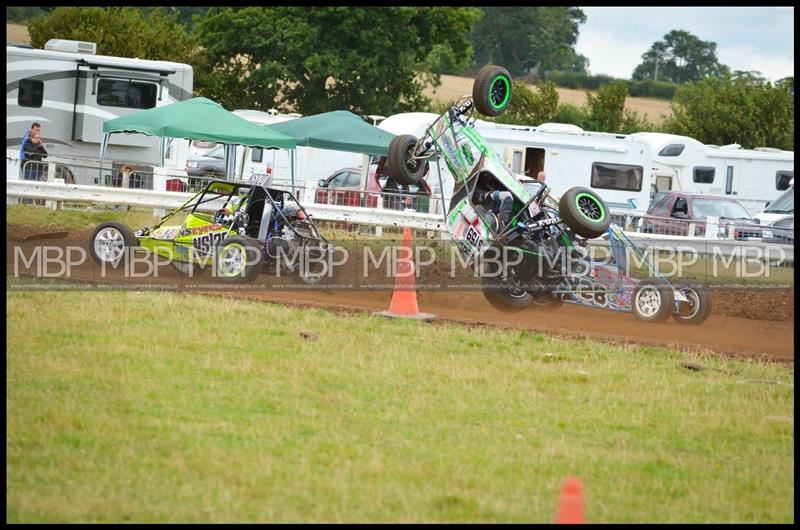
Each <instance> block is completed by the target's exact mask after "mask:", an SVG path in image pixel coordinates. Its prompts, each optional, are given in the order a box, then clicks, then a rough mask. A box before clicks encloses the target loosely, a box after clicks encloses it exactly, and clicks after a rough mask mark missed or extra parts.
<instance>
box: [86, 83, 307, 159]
mask: <svg viewBox="0 0 800 530" xmlns="http://www.w3.org/2000/svg"><path fill="white" fill-rule="evenodd" d="M119 132H126V133H131V132H137V133H142V134H147V135H150V136H159V137H161V145H160V162H161V165H162V166H163V165H164V152H165V151H166V147H167V142H168V141H169V139H171V138H185V139H187V140H206V141H211V142H218V143H222V144H226V146H228V148H226V155H225V156H226V159H227V160H228V165H231V166H232V164H231V163H230V162H231V158H232V157H231V156H230V155H231V154H232V149H230V146H232V145H245V146H251V147H266V148H270V147H277V148H283V149H294V147H295V145H296V142H295V141H294V139H292V138H290V137H288V136H286V135H283V134H281V133H280V132H277V131H273V130H269V129H265V128H264V127H263V126H261V125H258V124H256V123H253V122H251V121H248V120H245V119H244V118H240V117H239V116H237V115H235V114H233V113H231V112H229V111H227V110H225V108H224V107H223V106H222V105H220V104H219V103H216V102H214V101H211V100H210V99H207V98H192V99H188V100H186V101H181V102H178V103H171V104H169V105H164V106H163V107H156V108H153V109H150V110H144V111H142V112H137V113H135V114H131V115H128V116H123V117H120V118H114V119H113V120H108V121H106V122H104V123H103V141H102V143H101V145H100V159H101V161H102V159H103V157H104V155H105V151H106V147H107V146H108V139H109V136H110V135H111V134H112V133H119ZM101 165H102V162H101Z"/></svg>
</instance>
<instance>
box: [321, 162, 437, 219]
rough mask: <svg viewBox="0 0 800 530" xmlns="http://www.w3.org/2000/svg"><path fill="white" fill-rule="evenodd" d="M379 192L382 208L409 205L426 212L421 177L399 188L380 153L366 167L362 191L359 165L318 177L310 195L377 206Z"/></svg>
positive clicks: (426, 192) (346, 203)
mask: <svg viewBox="0 0 800 530" xmlns="http://www.w3.org/2000/svg"><path fill="white" fill-rule="evenodd" d="M380 195H383V207H384V208H391V209H395V210H401V209H405V208H412V209H414V210H416V211H419V212H427V211H428V205H429V203H430V196H431V189H430V186H428V183H427V182H425V181H424V180H423V181H422V183H421V187H420V186H417V185H411V186H408V189H402V190H401V189H399V188H398V186H397V185H396V184H395V183H394V181H393V180H392V179H391V177H390V176H389V167H388V164H387V162H386V157H385V156H383V157H380V159H378V161H377V162H376V163H373V164H370V166H369V174H368V175H367V189H366V191H362V189H361V168H360V167H348V168H344V169H340V170H339V171H336V172H335V173H334V174H333V175H331V176H330V177H328V178H324V179H320V181H319V182H318V183H317V189H316V192H315V194H314V202H315V203H318V204H339V205H343V206H360V207H366V208H377V207H378V197H379V196H380Z"/></svg>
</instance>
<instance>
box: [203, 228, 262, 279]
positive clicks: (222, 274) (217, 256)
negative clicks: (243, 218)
mask: <svg viewBox="0 0 800 530" xmlns="http://www.w3.org/2000/svg"><path fill="white" fill-rule="evenodd" d="M259 272H261V249H259V248H258V247H256V246H254V245H253V244H252V243H250V241H248V240H247V239H246V238H244V237H241V236H230V237H226V238H225V239H223V240H222V241H221V242H220V244H219V246H218V247H217V248H216V251H215V253H214V273H215V275H216V276H217V277H219V278H220V279H221V280H222V281H223V282H226V283H245V282H252V281H254V280H255V279H256V278H257V277H258V274H259Z"/></svg>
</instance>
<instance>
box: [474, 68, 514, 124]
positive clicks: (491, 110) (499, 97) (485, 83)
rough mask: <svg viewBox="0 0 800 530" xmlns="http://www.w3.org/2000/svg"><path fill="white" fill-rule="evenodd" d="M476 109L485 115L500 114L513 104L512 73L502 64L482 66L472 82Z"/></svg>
mask: <svg viewBox="0 0 800 530" xmlns="http://www.w3.org/2000/svg"><path fill="white" fill-rule="evenodd" d="M472 102H473V103H474V104H475V110H477V111H478V112H480V113H481V114H483V115H484V116H499V115H501V114H502V113H504V112H505V111H506V109H508V106H509V105H510V104H511V74H509V73H508V70H506V69H505V68H503V67H502V66H495V65H492V64H490V65H488V66H484V67H483V68H481V71H480V72H478V75H477V77H475V82H474V83H473V84H472Z"/></svg>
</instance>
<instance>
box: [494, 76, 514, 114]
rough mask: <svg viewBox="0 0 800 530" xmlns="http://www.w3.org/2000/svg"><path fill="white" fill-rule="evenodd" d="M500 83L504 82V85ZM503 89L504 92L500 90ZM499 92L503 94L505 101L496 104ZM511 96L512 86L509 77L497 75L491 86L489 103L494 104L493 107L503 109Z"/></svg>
mask: <svg viewBox="0 0 800 530" xmlns="http://www.w3.org/2000/svg"><path fill="white" fill-rule="evenodd" d="M498 83H502V85H498ZM501 90H503V92H500V91H501ZM498 92H500V94H502V96H503V101H501V102H500V103H498V104H497V105H495V100H496V98H495V96H496V95H498ZM510 97H511V87H510V85H509V83H508V78H507V77H506V76H503V75H501V76H497V77H495V78H494V79H493V80H492V84H491V85H490V86H489V105H491V106H492V108H493V109H502V108H503V107H505V106H506V103H508V98H510Z"/></svg>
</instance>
